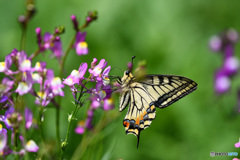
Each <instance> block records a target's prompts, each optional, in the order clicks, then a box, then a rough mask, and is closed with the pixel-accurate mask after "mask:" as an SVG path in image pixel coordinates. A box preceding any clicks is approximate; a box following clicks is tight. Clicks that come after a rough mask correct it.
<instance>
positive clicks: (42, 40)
mask: <svg viewBox="0 0 240 160" xmlns="http://www.w3.org/2000/svg"><path fill="white" fill-rule="evenodd" d="M35 31H36V34H37V43H38V47H39V50H38V52H37V53H40V52H44V51H46V50H50V51H52V53H53V55H54V56H55V57H56V58H57V59H58V60H59V61H60V59H61V57H62V55H63V50H62V42H61V39H60V37H59V35H60V34H62V33H63V32H64V27H57V28H56V29H55V32H54V34H50V33H49V32H46V33H45V34H44V36H43V37H42V35H41V28H39V27H38V28H36V30H35ZM33 56H35V55H33Z"/></svg>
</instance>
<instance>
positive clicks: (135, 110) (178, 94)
mask: <svg viewBox="0 0 240 160" xmlns="http://www.w3.org/2000/svg"><path fill="white" fill-rule="evenodd" d="M125 73H126V72H125ZM122 82H124V83H123V84H122V93H121V96H120V107H119V110H120V111H122V110H123V109H124V108H126V106H127V105H128V104H129V103H130V106H129V108H128V112H127V114H126V116H125V119H124V120H123V125H124V127H125V130H126V133H127V134H129V133H130V134H134V135H135V136H137V137H138V144H139V135H140V132H141V131H142V130H144V129H145V128H147V127H149V126H150V124H151V122H152V120H153V119H155V115H156V114H155V112H156V111H155V110H156V109H155V107H158V108H165V107H167V106H169V105H170V104H172V103H174V102H176V101H177V100H179V99H180V98H182V97H184V96H185V95H187V94H189V93H191V92H192V91H194V90H195V89H196V88H197V84H196V82H194V81H192V80H190V79H188V78H185V77H181V76H171V75H147V76H146V77H145V78H144V79H141V80H137V79H136V78H135V77H133V76H132V74H129V75H126V74H124V77H123V78H122Z"/></svg>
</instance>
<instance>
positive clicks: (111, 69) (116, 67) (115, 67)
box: [111, 66, 124, 71]
mask: <svg viewBox="0 0 240 160" xmlns="http://www.w3.org/2000/svg"><path fill="white" fill-rule="evenodd" d="M115 68H118V69H120V70H121V71H124V70H123V69H122V68H120V67H118V66H114V67H113V68H111V71H113V70H114V69H115Z"/></svg>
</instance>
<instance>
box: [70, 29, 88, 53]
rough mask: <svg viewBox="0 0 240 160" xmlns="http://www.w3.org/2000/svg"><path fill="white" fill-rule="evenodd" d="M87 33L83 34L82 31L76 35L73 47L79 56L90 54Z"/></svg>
mask: <svg viewBox="0 0 240 160" xmlns="http://www.w3.org/2000/svg"><path fill="white" fill-rule="evenodd" d="M85 37H86V32H83V33H81V32H80V31H79V32H78V33H77V35H76V41H75V44H74V45H73V47H74V48H75V49H76V53H77V55H86V54H88V45H87V42H85Z"/></svg>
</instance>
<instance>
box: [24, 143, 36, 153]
mask: <svg viewBox="0 0 240 160" xmlns="http://www.w3.org/2000/svg"><path fill="white" fill-rule="evenodd" d="M25 149H26V150H27V151H28V152H37V151H38V149H39V147H38V146H37V144H36V143H35V142H34V141H33V140H29V141H28V142H27V143H26V146H25Z"/></svg>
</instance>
